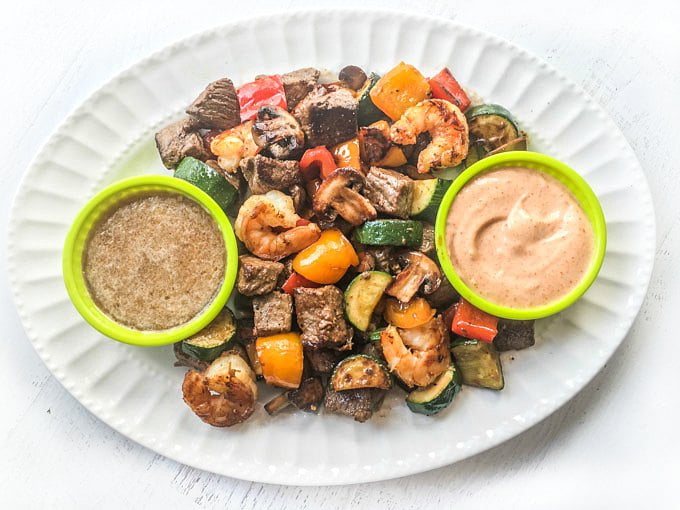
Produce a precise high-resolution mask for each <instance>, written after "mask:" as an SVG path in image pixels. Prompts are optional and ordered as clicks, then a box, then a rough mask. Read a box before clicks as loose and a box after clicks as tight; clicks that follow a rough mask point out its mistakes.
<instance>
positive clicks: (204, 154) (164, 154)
mask: <svg viewBox="0 0 680 510" xmlns="http://www.w3.org/2000/svg"><path fill="white" fill-rule="evenodd" d="M156 147H157V148H158V153H159V154H160V156H161V160H162V161H163V165H165V168H175V167H176V166H177V165H179V162H180V161H182V160H183V159H184V158H185V157H186V156H192V157H194V158H196V159H200V160H201V161H205V160H206V159H208V158H210V157H211V154H210V151H208V150H207V149H206V147H205V145H204V143H203V138H202V137H201V135H200V134H199V133H198V125H197V124H196V121H195V120H194V119H188V118H187V119H182V120H180V121H177V122H175V123H174V124H170V125H169V126H166V127H164V128H163V129H161V130H160V131H159V132H158V133H156Z"/></svg>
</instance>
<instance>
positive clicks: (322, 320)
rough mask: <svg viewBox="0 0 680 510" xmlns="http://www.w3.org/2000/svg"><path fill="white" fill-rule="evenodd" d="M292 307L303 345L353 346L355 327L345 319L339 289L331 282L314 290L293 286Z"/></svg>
mask: <svg viewBox="0 0 680 510" xmlns="http://www.w3.org/2000/svg"><path fill="white" fill-rule="evenodd" d="M295 309H296V315H297V322H298V325H299V326H300V329H301V330H302V344H303V345H304V346H306V347H313V348H317V347H330V348H333V349H337V350H348V349H351V348H352V334H353V332H354V330H353V329H352V328H350V327H349V326H348V325H347V322H346V321H345V317H344V315H343V297H342V292H341V291H340V289H338V288H337V287H334V286H333V285H324V286H323V287H319V288H316V289H309V288H304V287H298V288H297V289H295Z"/></svg>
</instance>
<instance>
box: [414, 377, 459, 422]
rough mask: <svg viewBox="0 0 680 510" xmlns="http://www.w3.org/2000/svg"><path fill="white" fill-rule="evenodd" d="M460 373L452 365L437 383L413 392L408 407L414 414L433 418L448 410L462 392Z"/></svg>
mask: <svg viewBox="0 0 680 510" xmlns="http://www.w3.org/2000/svg"><path fill="white" fill-rule="evenodd" d="M460 379H461V378H460V372H459V371H458V370H457V369H456V366H455V365H453V364H451V366H449V368H447V369H446V370H445V371H444V373H443V374H442V375H440V376H439V377H438V378H437V380H436V381H435V382H433V383H432V384H430V385H429V386H426V387H425V388H419V389H417V390H414V391H412V392H411V393H409V394H408V396H407V397H406V405H407V406H408V408H409V409H410V410H411V411H413V412H414V413H418V414H425V415H427V416H432V415H434V414H437V413H439V412H441V411H443V410H444V409H446V408H447V407H448V406H449V404H451V402H453V398H454V397H455V396H456V395H457V394H458V392H459V391H460Z"/></svg>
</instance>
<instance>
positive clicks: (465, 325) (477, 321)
mask: <svg viewBox="0 0 680 510" xmlns="http://www.w3.org/2000/svg"><path fill="white" fill-rule="evenodd" d="M451 331H453V332H454V333H455V334H456V335H460V336H464V337H465V338H473V339H475V340H481V341H482V342H492V341H493V339H494V337H495V336H496V333H498V317H494V316H493V315H489V314H488V313H486V312H483V311H482V310H480V309H479V308H476V307H475V306H473V305H471V304H470V303H468V302H467V301H465V300H464V299H462V298H461V300H460V302H459V303H458V306H457V307H456V313H455V314H454V315H453V323H452V324H451Z"/></svg>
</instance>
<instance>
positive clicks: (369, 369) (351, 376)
mask: <svg viewBox="0 0 680 510" xmlns="http://www.w3.org/2000/svg"><path fill="white" fill-rule="evenodd" d="M330 384H331V388H333V391H345V390H358V389H362V388H380V389H383V390H389V389H390V388H391V387H392V378H391V377H390V371H389V370H388V369H387V367H386V366H385V365H384V364H383V363H381V362H380V361H378V360H377V359H376V358H374V357H372V356H367V355H366V354H355V355H354V356H349V357H347V358H345V359H343V360H342V361H341V362H340V363H338V364H337V366H336V367H335V370H333V374H332V375H331V378H330Z"/></svg>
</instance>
